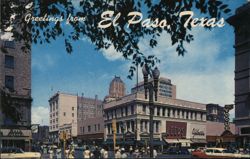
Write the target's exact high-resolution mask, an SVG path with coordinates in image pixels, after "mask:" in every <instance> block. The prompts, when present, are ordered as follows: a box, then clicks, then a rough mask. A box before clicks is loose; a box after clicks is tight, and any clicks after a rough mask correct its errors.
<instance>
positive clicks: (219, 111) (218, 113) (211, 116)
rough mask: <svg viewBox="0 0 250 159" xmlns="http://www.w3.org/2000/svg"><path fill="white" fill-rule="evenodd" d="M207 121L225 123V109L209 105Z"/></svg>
mask: <svg viewBox="0 0 250 159" xmlns="http://www.w3.org/2000/svg"><path fill="white" fill-rule="evenodd" d="M206 109H207V121H212V122H220V123H224V121H225V120H224V107H222V106H220V105H218V104H207V105H206Z"/></svg>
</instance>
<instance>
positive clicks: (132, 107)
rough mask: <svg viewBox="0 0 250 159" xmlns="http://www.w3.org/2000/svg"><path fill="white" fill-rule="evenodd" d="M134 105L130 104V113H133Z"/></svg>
mask: <svg viewBox="0 0 250 159" xmlns="http://www.w3.org/2000/svg"><path fill="white" fill-rule="evenodd" d="M134 111H135V110H134V106H133V105H131V114H134Z"/></svg>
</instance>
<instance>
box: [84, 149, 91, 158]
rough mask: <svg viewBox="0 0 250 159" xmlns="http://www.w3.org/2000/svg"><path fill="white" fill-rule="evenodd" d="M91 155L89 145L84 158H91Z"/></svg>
mask: <svg viewBox="0 0 250 159" xmlns="http://www.w3.org/2000/svg"><path fill="white" fill-rule="evenodd" d="M90 157H91V152H90V150H89V147H88V146H87V147H86V150H84V151H83V158H90Z"/></svg>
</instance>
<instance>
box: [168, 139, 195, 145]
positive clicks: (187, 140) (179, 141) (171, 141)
mask: <svg viewBox="0 0 250 159" xmlns="http://www.w3.org/2000/svg"><path fill="white" fill-rule="evenodd" d="M164 140H165V141H166V142H167V143H169V144H171V143H192V141H191V140H189V139H164Z"/></svg>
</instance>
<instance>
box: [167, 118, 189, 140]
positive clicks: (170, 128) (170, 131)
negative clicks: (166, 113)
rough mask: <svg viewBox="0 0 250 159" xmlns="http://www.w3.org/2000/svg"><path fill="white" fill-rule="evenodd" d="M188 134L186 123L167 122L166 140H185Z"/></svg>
mask: <svg viewBox="0 0 250 159" xmlns="http://www.w3.org/2000/svg"><path fill="white" fill-rule="evenodd" d="M186 133H187V123H186V122H175V121H166V138H168V139H184V138H186Z"/></svg>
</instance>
